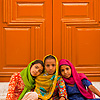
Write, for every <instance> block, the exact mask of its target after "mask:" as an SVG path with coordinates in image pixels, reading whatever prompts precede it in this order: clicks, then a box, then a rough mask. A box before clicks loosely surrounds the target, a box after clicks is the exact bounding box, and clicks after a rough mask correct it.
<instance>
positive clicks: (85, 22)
mask: <svg viewBox="0 0 100 100" xmlns="http://www.w3.org/2000/svg"><path fill="white" fill-rule="evenodd" d="M99 4H100V0H53V54H55V55H57V57H58V58H59V59H61V58H65V59H68V60H70V61H71V62H72V63H73V64H74V66H75V67H76V69H77V71H78V72H79V73H85V74H86V75H87V76H88V78H89V79H90V80H91V81H100V6H99Z"/></svg>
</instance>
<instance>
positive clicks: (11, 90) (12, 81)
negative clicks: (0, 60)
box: [6, 73, 18, 100]
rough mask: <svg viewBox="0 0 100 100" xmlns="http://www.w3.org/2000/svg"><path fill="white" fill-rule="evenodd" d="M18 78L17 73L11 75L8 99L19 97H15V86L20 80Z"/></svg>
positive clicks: (13, 99) (12, 99)
mask: <svg viewBox="0 0 100 100" xmlns="http://www.w3.org/2000/svg"><path fill="white" fill-rule="evenodd" d="M17 79H18V78H17V75H16V73H15V74H14V75H12V76H11V79H10V82H9V86H8V92H7V97H6V100H17V99H15V96H14V91H15V87H16V85H17V81H18V80H17Z"/></svg>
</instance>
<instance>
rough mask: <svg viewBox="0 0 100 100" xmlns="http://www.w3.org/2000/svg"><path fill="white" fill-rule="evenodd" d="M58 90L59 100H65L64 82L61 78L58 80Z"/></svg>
mask: <svg viewBox="0 0 100 100" xmlns="http://www.w3.org/2000/svg"><path fill="white" fill-rule="evenodd" d="M58 88H59V97H60V99H59V100H67V91H66V86H65V82H64V80H63V79H62V78H60V79H59V80H58Z"/></svg>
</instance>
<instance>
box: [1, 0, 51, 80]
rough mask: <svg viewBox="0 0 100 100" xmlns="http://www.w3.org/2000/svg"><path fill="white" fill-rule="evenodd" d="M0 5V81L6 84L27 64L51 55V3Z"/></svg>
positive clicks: (18, 0)
mask: <svg viewBox="0 0 100 100" xmlns="http://www.w3.org/2000/svg"><path fill="white" fill-rule="evenodd" d="M0 4H3V5H1V6H2V7H1V6H0V7H1V8H2V9H0V15H2V13H3V15H2V16H0V81H9V78H10V76H11V75H12V74H13V73H14V72H18V71H21V70H22V69H23V68H25V67H26V66H27V65H28V63H29V62H30V61H32V60H35V59H41V60H42V59H43V57H44V56H45V55H46V54H52V0H38V1H37V0H1V1H0ZM48 11H49V12H48ZM1 19H3V20H1Z"/></svg>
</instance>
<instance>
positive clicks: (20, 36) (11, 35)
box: [3, 28, 30, 66]
mask: <svg viewBox="0 0 100 100" xmlns="http://www.w3.org/2000/svg"><path fill="white" fill-rule="evenodd" d="M3 45H4V47H3V50H4V51H3V52H4V61H5V66H26V65H27V64H28V63H29V62H30V28H4V33H3Z"/></svg>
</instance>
